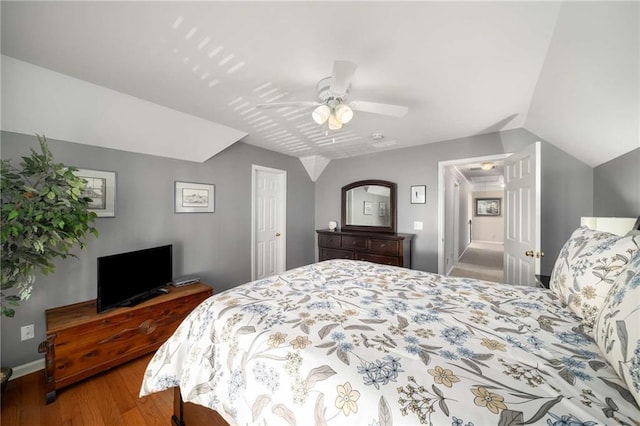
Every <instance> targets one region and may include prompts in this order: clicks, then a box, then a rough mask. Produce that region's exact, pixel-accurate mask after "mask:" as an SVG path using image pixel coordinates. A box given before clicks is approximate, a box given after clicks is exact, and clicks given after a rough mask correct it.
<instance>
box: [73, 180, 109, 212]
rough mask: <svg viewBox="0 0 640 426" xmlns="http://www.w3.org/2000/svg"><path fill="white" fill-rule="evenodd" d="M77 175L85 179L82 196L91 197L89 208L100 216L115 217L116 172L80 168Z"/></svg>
mask: <svg viewBox="0 0 640 426" xmlns="http://www.w3.org/2000/svg"><path fill="white" fill-rule="evenodd" d="M75 175H76V176H78V177H81V178H82V179H84V180H85V186H84V188H83V189H82V196H83V197H88V198H91V201H90V202H89V210H90V211H92V212H94V213H95V214H97V215H98V217H115V215H116V173H115V172H105V171H101V170H89V169H78V171H77V172H75Z"/></svg>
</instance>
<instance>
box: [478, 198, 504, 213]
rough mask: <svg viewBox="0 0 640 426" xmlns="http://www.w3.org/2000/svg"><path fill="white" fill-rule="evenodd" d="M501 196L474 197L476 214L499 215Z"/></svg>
mask: <svg viewBox="0 0 640 426" xmlns="http://www.w3.org/2000/svg"><path fill="white" fill-rule="evenodd" d="M501 204H502V198H476V216H500V215H501V214H502V210H501Z"/></svg>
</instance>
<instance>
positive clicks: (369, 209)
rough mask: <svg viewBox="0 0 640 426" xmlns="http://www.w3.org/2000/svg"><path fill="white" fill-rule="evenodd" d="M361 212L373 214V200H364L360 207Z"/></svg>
mask: <svg viewBox="0 0 640 426" xmlns="http://www.w3.org/2000/svg"><path fill="white" fill-rule="evenodd" d="M362 214H366V215H371V214H373V202H371V201H365V202H364V206H363V209H362Z"/></svg>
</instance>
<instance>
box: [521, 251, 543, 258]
mask: <svg viewBox="0 0 640 426" xmlns="http://www.w3.org/2000/svg"><path fill="white" fill-rule="evenodd" d="M524 255H525V256H527V257H535V258H536V259H539V258H541V257H544V252H543V251H536V252H534V251H533V250H527V251H525V252H524Z"/></svg>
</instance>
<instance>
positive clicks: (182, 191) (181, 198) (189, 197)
mask: <svg viewBox="0 0 640 426" xmlns="http://www.w3.org/2000/svg"><path fill="white" fill-rule="evenodd" d="M214 192H215V185H212V184H209V183H194V182H179V181H176V188H175V212H176V213H213V212H214V211H215V209H214V202H215V194H214Z"/></svg>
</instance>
